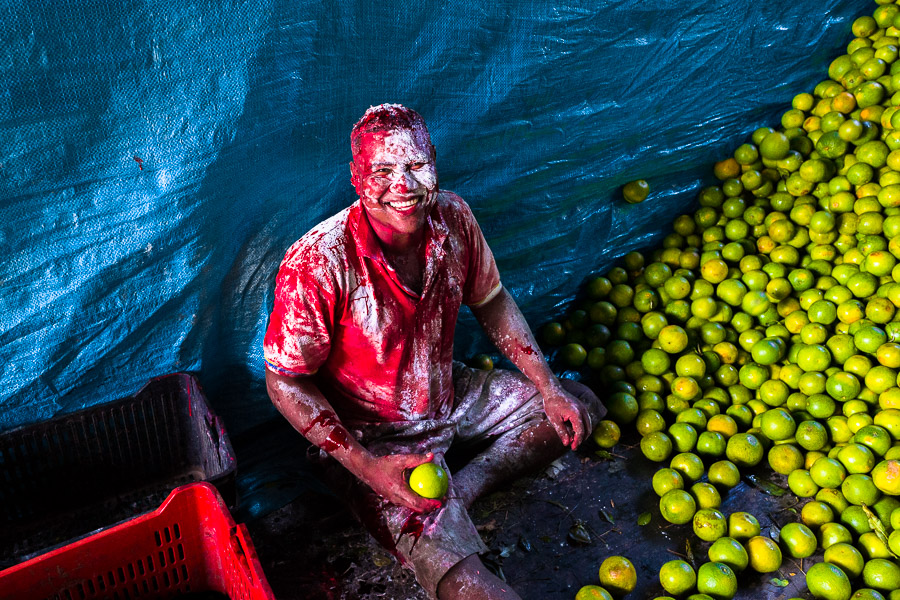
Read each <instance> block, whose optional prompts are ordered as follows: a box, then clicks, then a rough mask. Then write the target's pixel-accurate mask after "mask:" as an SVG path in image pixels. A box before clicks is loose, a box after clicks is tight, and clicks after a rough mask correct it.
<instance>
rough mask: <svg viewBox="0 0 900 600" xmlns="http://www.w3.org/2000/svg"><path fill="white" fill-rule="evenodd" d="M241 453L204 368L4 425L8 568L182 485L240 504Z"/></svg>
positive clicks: (0, 453) (3, 523)
mask: <svg viewBox="0 0 900 600" xmlns="http://www.w3.org/2000/svg"><path fill="white" fill-rule="evenodd" d="M235 469H236V463H235V457H234V451H233V450H232V448H231V442H230V441H229V440H228V436H227V434H226V433H225V427H224V425H223V424H222V422H221V419H220V418H219V417H217V416H216V415H215V413H213V412H212V410H211V409H210V408H209V405H208V403H207V401H206V398H205V396H204V395H203V391H202V390H201V388H200V385H199V383H198V382H197V380H196V378H195V377H193V376H192V375H189V374H187V373H175V374H171V375H164V376H162V377H157V378H156V379H153V380H151V381H150V382H149V383H147V384H146V385H145V386H144V387H143V388H141V390H140V391H139V392H137V393H136V394H134V395H133V396H129V397H127V398H122V399H120V400H116V401H114V402H110V403H107V404H101V405H98V406H94V407H91V408H89V409H85V410H82V411H78V412H75V413H70V414H67V415H63V416H61V417H58V418H55V419H52V420H50V421H44V422H42V423H37V424H34V425H28V426H24V427H20V428H17V429H13V430H11V431H7V432H4V433H2V434H0V568H3V567H5V566H10V565H12V564H16V563H18V562H20V561H21V560H22V559H24V558H26V557H28V556H31V555H33V554H35V553H37V552H39V551H43V550H46V549H48V548H51V547H54V546H56V545H59V544H60V543H62V542H66V541H67V540H71V539H73V538H76V537H80V536H83V535H85V534H88V533H90V532H92V531H95V530H97V529H100V528H103V527H107V526H109V525H111V524H113V523H116V522H118V521H121V520H123V519H127V518H130V517H133V516H135V515H139V514H143V513H145V512H147V511H149V510H153V509H154V508H156V507H158V506H159V504H160V503H161V502H162V500H163V499H165V497H166V496H167V495H168V494H169V492H171V491H172V490H173V489H175V488H176V487H178V486H179V485H183V484H185V483H190V482H194V481H208V482H210V483H212V484H214V485H215V486H216V487H217V488H218V489H219V492H220V493H221V494H222V497H223V499H224V500H225V502H226V503H227V504H228V506H229V508H232V509H234V508H235V507H236V504H237V498H236V491H235V490H236V488H235Z"/></svg>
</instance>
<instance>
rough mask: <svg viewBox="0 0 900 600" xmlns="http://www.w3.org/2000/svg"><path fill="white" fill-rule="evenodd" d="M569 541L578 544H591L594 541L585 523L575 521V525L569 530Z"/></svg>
mask: <svg viewBox="0 0 900 600" xmlns="http://www.w3.org/2000/svg"><path fill="white" fill-rule="evenodd" d="M569 539H570V540H572V541H573V542H575V543H577V544H590V543H591V542H592V541H593V540H591V534H590V533H588V530H587V528H586V527H585V526H584V521H580V520H579V521H575V524H574V525H572V527H570V528H569Z"/></svg>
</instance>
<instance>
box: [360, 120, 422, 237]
mask: <svg viewBox="0 0 900 600" xmlns="http://www.w3.org/2000/svg"><path fill="white" fill-rule="evenodd" d="M350 148H351V150H352V152H353V162H351V163H350V173H351V182H352V183H353V187H354V188H356V193H357V194H358V195H359V198H360V200H362V204H363V206H364V208H365V210H366V214H367V215H368V216H369V219H370V220H371V221H374V223H373V226H375V225H381V226H383V227H384V228H386V229H389V230H392V231H396V232H397V233H400V234H410V233H414V232H416V231H418V230H420V229H421V228H422V226H423V224H424V223H425V217H426V216H427V215H428V212H429V211H430V210H431V208H432V207H433V206H434V203H435V200H436V198H437V190H438V180H437V170H436V168H435V152H434V146H433V145H432V144H431V138H430V136H429V135H428V129H427V128H426V127H425V121H424V120H423V119H422V117H421V116H420V115H419V114H418V113H417V112H415V111H414V110H410V109H408V108H406V107H404V106H401V105H399V104H382V105H380V106H374V107H372V108H370V109H369V110H367V111H366V113H365V114H364V115H363V117H362V118H361V119H360V120H359V122H357V123H356V125H354V127H353V131H352V132H351V133H350Z"/></svg>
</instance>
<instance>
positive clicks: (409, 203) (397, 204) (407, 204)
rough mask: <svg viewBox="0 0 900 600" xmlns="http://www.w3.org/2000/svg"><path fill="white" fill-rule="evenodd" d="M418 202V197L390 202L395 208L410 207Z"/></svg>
mask: <svg viewBox="0 0 900 600" xmlns="http://www.w3.org/2000/svg"><path fill="white" fill-rule="evenodd" d="M418 202H419V199H418V198H413V199H412V200H407V201H405V202H389V203H388V204H390V205H391V206H393V207H394V208H409V207H410V206H414V205H415V204H417V203H418Z"/></svg>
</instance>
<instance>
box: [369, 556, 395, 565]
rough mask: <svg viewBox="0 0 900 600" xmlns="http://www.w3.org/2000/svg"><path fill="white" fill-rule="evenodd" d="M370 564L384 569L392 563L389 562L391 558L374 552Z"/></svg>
mask: <svg viewBox="0 0 900 600" xmlns="http://www.w3.org/2000/svg"><path fill="white" fill-rule="evenodd" d="M372 562H373V563H375V566H376V567H386V566H388V565H389V564H391V562H393V561H392V560H391V557H390V556H388V555H387V554H382V553H381V552H376V553H375V554H373V555H372Z"/></svg>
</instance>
